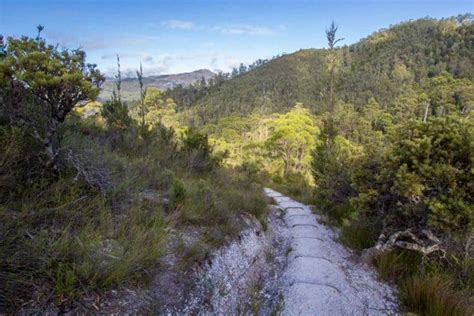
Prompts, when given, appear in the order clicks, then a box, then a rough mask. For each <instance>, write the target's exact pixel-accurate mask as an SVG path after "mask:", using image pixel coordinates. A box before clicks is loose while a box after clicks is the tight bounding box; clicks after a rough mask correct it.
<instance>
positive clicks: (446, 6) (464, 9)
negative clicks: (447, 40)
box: [0, 0, 474, 75]
mask: <svg viewBox="0 0 474 316" xmlns="http://www.w3.org/2000/svg"><path fill="white" fill-rule="evenodd" d="M473 9H474V0H444V1H442V0H431V1H428V0H393V1H392V0H379V1H375V0H372V1H369V0H365V1H362V0H340V1H336V0H334V1H330V0H325V1H317V0H293V1H291V0H273V1H271V0H267V1H263V0H244V1H238V0H234V1H228V0H194V1H193V0H187V1H180V0H175V1H169V0H161V1H160V0H157V1H145V0H97V1H92V0H64V1H57V0H55V1H47V0H43V1H40V0H36V1H34V0H0V34H3V35H7V36H10V35H14V36H19V35H29V36H34V35H35V33H36V25H38V24H42V25H44V26H45V31H44V37H45V38H46V39H47V40H48V41H50V42H52V43H59V44H60V45H63V46H67V47H69V48H76V47H79V46H80V47H82V48H83V49H84V50H85V51H86V52H87V56H88V61H89V62H93V63H97V64H98V65H99V68H100V69H101V70H102V71H103V72H105V73H106V74H110V73H112V72H113V71H114V69H115V55H116V54H119V55H120V56H121V61H122V68H123V70H124V73H132V71H133V70H134V69H136V68H137V67H138V66H139V63H140V61H141V62H143V67H144V72H145V75H151V74H166V73H178V72H185V71H192V70H195V69H199V68H208V69H211V70H214V71H215V70H223V71H229V70H230V69H231V68H232V67H233V66H236V65H238V64H239V63H241V62H242V63H251V62H252V61H254V60H256V59H258V58H269V57H271V56H274V55H277V54H281V53H285V52H286V53H289V52H293V51H296V50H299V49H300V48H310V47H317V48H319V47H324V46H325V44H326V43H325V34H324V30H325V28H326V26H327V25H329V24H330V23H331V20H334V21H336V23H337V24H338V25H339V35H340V36H341V37H344V38H345V41H344V43H345V44H351V43H354V42H356V41H358V40H359V39H360V38H363V37H365V36H367V35H369V34H371V33H372V32H374V31H376V30H378V29H380V28H386V27H389V26H390V25H391V24H396V23H398V22H401V21H405V20H408V19H416V18H420V17H426V16H430V17H436V18H441V17H448V16H453V15H457V14H460V13H472V12H473V11H474V10H473Z"/></svg>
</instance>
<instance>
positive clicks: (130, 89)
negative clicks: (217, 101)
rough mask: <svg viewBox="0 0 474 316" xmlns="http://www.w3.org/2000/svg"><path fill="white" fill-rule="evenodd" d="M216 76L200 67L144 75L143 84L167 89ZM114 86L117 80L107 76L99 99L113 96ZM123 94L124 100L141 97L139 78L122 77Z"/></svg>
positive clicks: (102, 99) (103, 99)
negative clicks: (191, 69)
mask: <svg viewBox="0 0 474 316" xmlns="http://www.w3.org/2000/svg"><path fill="white" fill-rule="evenodd" d="M214 76H215V73H213V72H212V71H210V70H209V69H199V70H195V71H192V72H184V73H178V74H169V75H157V76H148V77H144V78H143V84H144V86H145V87H156V88H159V89H162V90H167V89H171V88H174V87H176V86H178V85H182V86H189V85H191V84H193V83H195V82H196V81H199V80H201V79H202V78H204V79H205V80H206V81H207V80H209V79H210V78H212V77H214ZM114 88H115V80H114V79H113V78H107V79H106V81H105V83H104V85H103V86H102V91H101V93H100V95H99V100H101V101H105V100H108V99H109V98H110V97H111V95H112V91H113V90H114ZM121 96H122V99H123V100H124V101H133V100H138V99H139V98H140V86H139V85H138V79H137V78H124V79H122V91H121Z"/></svg>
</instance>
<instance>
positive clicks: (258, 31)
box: [214, 25, 276, 36]
mask: <svg viewBox="0 0 474 316" xmlns="http://www.w3.org/2000/svg"><path fill="white" fill-rule="evenodd" d="M214 29H215V30H216V31H219V32H221V33H224V34H233V35H254V36H265V35H274V34H276V31H275V30H274V29H271V28H269V27H262V26H254V25H234V26H217V27H215V28H214Z"/></svg>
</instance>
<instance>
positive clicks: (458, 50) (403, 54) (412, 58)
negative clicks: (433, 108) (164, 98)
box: [169, 16, 474, 121]
mask: <svg viewBox="0 0 474 316" xmlns="http://www.w3.org/2000/svg"><path fill="white" fill-rule="evenodd" d="M472 22H473V21H472V17H471V16H459V17H456V18H449V19H442V20H436V19H430V18H426V19H420V20H416V21H409V22H404V23H401V24H397V25H395V26H392V27H390V28H389V29H384V30H381V31H378V32H376V33H374V34H372V35H370V36H368V37H367V38H365V39H362V40H361V41H359V42H358V43H356V44H353V45H350V46H344V47H341V48H339V49H338V60H337V67H336V73H337V83H336V91H337V92H336V93H337V97H338V99H340V100H343V101H345V102H350V103H352V104H354V106H355V107H356V108H357V107H360V106H362V105H364V104H366V103H367V100H368V98H369V97H370V96H374V97H375V98H376V99H377V101H378V102H379V103H380V104H381V105H382V106H389V105H390V102H392V100H393V99H394V98H396V97H397V96H399V95H400V94H402V93H404V92H405V91H406V90H407V87H410V88H413V87H422V85H423V83H424V82H425V81H427V80H428V79H429V78H430V77H434V76H436V75H439V74H440V73H441V72H443V71H448V72H449V73H451V74H452V75H453V76H454V77H455V78H468V79H470V80H472V79H473V78H474V62H473V61H474V50H473V44H474V25H473V23H472ZM340 34H342V35H343V34H344V30H340ZM327 52H328V51H327V50H326V49H306V50H300V51H298V52H295V53H293V54H289V55H284V56H282V57H279V58H276V59H273V60H271V61H269V62H267V63H265V64H263V65H261V66H259V67H257V68H256V69H254V70H252V71H249V72H245V73H243V74H240V75H238V76H233V77H232V78H231V79H229V80H223V81H220V82H218V83H217V84H216V83H214V84H213V85H211V86H207V87H204V88H201V89H204V90H205V91H204V92H203V93H196V92H195V91H193V93H191V91H192V90H195V87H194V88H189V90H188V91H184V92H183V91H182V90H180V96H181V98H180V97H178V96H177V95H176V93H174V91H173V90H171V91H169V95H171V96H172V97H173V98H174V99H175V100H176V101H177V103H178V108H181V109H183V108H188V107H190V108H192V110H191V111H190V112H191V113H192V114H189V116H190V117H191V116H195V114H196V113H197V114H198V116H199V117H201V118H202V119H203V120H204V121H209V120H214V119H215V118H218V117H222V116H226V115H228V114H230V113H240V114H247V113H251V112H253V111H255V110H257V111H259V112H263V113H271V112H281V111H285V110H287V109H288V108H290V107H292V106H293V105H294V104H295V103H296V102H302V103H303V104H304V105H305V106H307V107H309V108H311V109H313V110H314V111H315V112H320V111H322V110H324V108H323V106H324V104H326V103H327V98H328V93H327V89H328V82H329V80H328V79H329V73H328V62H327V60H328V59H327ZM186 93H188V95H186ZM191 94H192V95H191ZM183 95H184V96H183ZM190 99H191V101H190ZM181 100H186V102H180V101H181Z"/></svg>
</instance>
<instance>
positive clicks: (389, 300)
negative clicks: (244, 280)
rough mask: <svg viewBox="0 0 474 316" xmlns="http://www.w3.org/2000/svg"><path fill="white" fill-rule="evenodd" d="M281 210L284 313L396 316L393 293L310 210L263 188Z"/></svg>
mask: <svg viewBox="0 0 474 316" xmlns="http://www.w3.org/2000/svg"><path fill="white" fill-rule="evenodd" d="M265 193H266V195H267V196H269V197H271V198H273V199H274V200H275V201H276V203H277V205H278V207H279V208H280V209H282V210H283V211H284V221H285V222H286V224H287V226H288V228H289V231H290V234H289V235H290V237H289V238H290V239H291V240H290V249H289V254H288V262H287V266H286V268H285V270H284V272H283V275H282V278H283V280H282V282H281V284H282V285H281V286H282V289H281V293H282V296H283V301H284V306H283V310H282V314H283V315H397V314H398V302H397V299H396V293H395V291H394V290H393V289H392V288H391V287H390V286H388V285H387V284H384V283H382V282H380V281H378V280H377V275H376V273H375V272H374V271H373V268H371V267H369V266H368V265H366V264H364V263H360V262H357V260H356V258H355V256H354V254H353V253H352V252H351V251H349V250H347V249H346V248H345V247H344V246H342V245H341V244H339V243H338V242H337V241H336V234H335V232H334V231H333V230H331V229H330V228H328V227H326V226H324V225H323V224H321V223H319V222H318V219H319V217H318V215H315V214H313V213H312V212H311V209H310V207H309V206H306V205H304V204H301V203H298V202H296V201H293V200H292V199H290V198H288V197H286V196H283V195H282V194H280V193H278V192H276V191H274V190H272V189H265Z"/></svg>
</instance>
